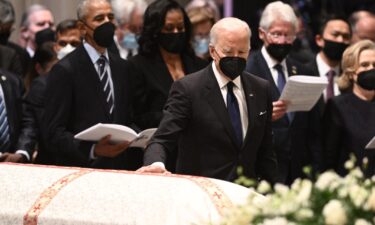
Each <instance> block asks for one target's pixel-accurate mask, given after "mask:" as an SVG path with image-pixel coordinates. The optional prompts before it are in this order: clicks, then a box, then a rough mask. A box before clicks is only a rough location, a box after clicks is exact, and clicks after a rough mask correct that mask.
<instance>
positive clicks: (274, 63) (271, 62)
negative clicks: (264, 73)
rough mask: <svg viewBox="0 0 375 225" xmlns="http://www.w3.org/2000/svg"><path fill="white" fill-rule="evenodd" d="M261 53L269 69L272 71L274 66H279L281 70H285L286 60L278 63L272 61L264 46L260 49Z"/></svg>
mask: <svg viewBox="0 0 375 225" xmlns="http://www.w3.org/2000/svg"><path fill="white" fill-rule="evenodd" d="M261 53H262V55H263V58H264V60H266V63H267V65H268V68H269V69H273V68H274V66H275V65H277V64H280V65H281V66H282V67H283V69H284V70H286V60H285V59H283V61H281V62H278V61H277V60H275V59H273V58H272V57H271V56H270V54H269V53H268V52H267V50H266V47H265V46H264V45H263V47H262V49H261Z"/></svg>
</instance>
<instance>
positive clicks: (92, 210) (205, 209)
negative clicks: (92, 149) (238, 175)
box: [0, 163, 250, 225]
mask: <svg viewBox="0 0 375 225" xmlns="http://www.w3.org/2000/svg"><path fill="white" fill-rule="evenodd" d="M0 185H1V186H0V194H1V195H0V196H1V197H0V224H26V225H33V224H74V225H77V224H129V225H137V224H142V225H147V224H152V225H158V224H163V225H164V224H167V225H168V224H178V225H183V224H189V225H190V224H217V223H219V221H220V219H221V218H222V217H223V215H224V214H225V212H226V210H228V209H230V208H231V207H233V206H234V205H236V204H243V203H245V202H246V197H247V196H248V194H249V193H250V190H249V189H247V188H245V187H242V186H239V185H236V184H233V183H230V182H226V181H221V180H216V179H209V178H204V177H195V176H185V175H174V174H172V175H155V174H139V173H136V172H130V171H115V170H95V169H86V168H75V167H73V168H72V167H51V166H38V165H30V164H12V163H0Z"/></svg>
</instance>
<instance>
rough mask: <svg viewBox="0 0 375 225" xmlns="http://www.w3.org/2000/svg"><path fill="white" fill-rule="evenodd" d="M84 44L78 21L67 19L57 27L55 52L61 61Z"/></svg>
mask: <svg viewBox="0 0 375 225" xmlns="http://www.w3.org/2000/svg"><path fill="white" fill-rule="evenodd" d="M81 43H82V40H81V33H80V31H79V27H78V21H77V20H74V19H67V20H63V21H61V22H60V23H59V24H58V25H57V27H56V43H55V47H54V49H55V51H56V53H57V58H58V59H59V60H60V59H62V58H64V56H66V55H67V54H69V53H70V52H72V51H74V49H75V48H77V47H78V46H79V45H80V44H81Z"/></svg>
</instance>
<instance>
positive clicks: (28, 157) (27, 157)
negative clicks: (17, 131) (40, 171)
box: [15, 150, 30, 162]
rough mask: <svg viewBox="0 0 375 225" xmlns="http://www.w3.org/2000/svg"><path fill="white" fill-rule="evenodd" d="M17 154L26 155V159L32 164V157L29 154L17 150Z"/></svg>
mask: <svg viewBox="0 0 375 225" xmlns="http://www.w3.org/2000/svg"><path fill="white" fill-rule="evenodd" d="M15 153H16V154H21V155H24V156H25V157H26V159H27V161H29V162H30V156H29V153H27V151H25V150H17V151H16V152H15Z"/></svg>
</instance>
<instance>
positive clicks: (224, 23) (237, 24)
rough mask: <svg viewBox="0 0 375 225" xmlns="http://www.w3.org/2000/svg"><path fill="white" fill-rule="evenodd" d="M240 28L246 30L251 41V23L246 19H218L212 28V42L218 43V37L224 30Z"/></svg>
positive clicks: (213, 43)
mask: <svg viewBox="0 0 375 225" xmlns="http://www.w3.org/2000/svg"><path fill="white" fill-rule="evenodd" d="M238 29H242V30H244V32H246V33H247V34H248V36H249V41H250V38H251V30H250V27H249V25H248V24H247V23H246V22H245V21H242V20H240V19H238V18H234V17H225V18H223V19H221V20H219V21H217V22H216V23H215V24H214V26H213V27H212V28H211V31H210V44H212V45H216V43H217V40H218V37H219V36H220V34H222V31H223V30H228V31H232V30H238Z"/></svg>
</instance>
